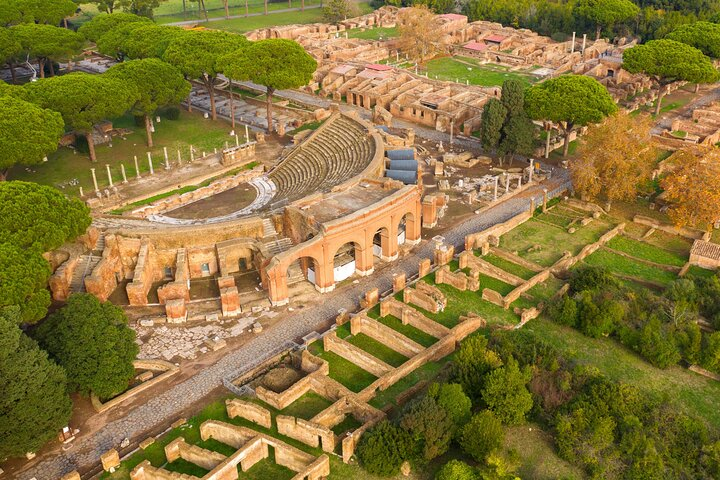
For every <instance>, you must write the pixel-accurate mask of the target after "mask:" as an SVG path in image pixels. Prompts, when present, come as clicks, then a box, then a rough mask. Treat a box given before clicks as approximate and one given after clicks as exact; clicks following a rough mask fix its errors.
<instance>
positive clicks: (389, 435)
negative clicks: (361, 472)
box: [357, 420, 413, 477]
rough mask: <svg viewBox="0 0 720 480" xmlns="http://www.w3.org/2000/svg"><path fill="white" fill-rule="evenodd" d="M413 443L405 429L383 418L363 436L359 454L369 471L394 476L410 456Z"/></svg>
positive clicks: (363, 464)
mask: <svg viewBox="0 0 720 480" xmlns="http://www.w3.org/2000/svg"><path fill="white" fill-rule="evenodd" d="M412 443H413V442H412V438H411V437H410V435H409V434H408V433H407V432H406V431H405V430H403V429H402V428H399V427H397V426H395V425H393V424H392V423H390V422H389V421H387V420H383V421H381V422H379V423H378V424H377V425H375V427H373V428H372V429H370V430H369V431H368V432H366V433H365V434H364V435H363V436H362V437H361V439H360V444H359V445H358V448H357V455H358V458H359V459H360V463H361V464H362V466H363V468H365V470H367V471H368V472H369V473H372V474H374V475H381V476H384V477H392V476H394V475H397V474H398V473H399V472H400V465H402V463H403V462H404V461H405V460H406V459H407V458H408V457H409V456H410V453H411V451H412Z"/></svg>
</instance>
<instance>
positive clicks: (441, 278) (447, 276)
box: [435, 265, 480, 292]
mask: <svg viewBox="0 0 720 480" xmlns="http://www.w3.org/2000/svg"><path fill="white" fill-rule="evenodd" d="M478 277H479V276H478V272H477V271H474V272H473V273H472V274H471V275H470V276H468V275H465V274H464V273H463V272H451V271H450V267H449V266H447V265H444V266H442V267H441V268H440V269H439V270H437V271H436V272H435V283H436V284H437V285H442V284H448V285H450V286H452V287H453V288H455V289H457V290H460V291H461V292H464V291H465V290H470V291H471V292H476V291H478V290H479V289H480V281H479V280H478Z"/></svg>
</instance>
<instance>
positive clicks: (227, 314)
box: [223, 308, 242, 317]
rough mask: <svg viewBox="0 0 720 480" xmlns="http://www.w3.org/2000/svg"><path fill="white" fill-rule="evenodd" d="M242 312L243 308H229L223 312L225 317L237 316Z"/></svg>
mask: <svg viewBox="0 0 720 480" xmlns="http://www.w3.org/2000/svg"><path fill="white" fill-rule="evenodd" d="M241 313H242V308H238V309H237V310H228V311H227V312H223V317H237V316H238V315H240V314H241Z"/></svg>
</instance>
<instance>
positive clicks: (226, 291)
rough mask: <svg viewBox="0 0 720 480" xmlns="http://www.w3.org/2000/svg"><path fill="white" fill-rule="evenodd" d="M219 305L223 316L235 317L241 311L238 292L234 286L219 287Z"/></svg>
mask: <svg viewBox="0 0 720 480" xmlns="http://www.w3.org/2000/svg"><path fill="white" fill-rule="evenodd" d="M220 305H221V307H222V313H223V316H225V317H236V316H238V315H239V314H240V313H242V308H241V307H240V294H239V293H238V289H237V287H236V286H232V287H227V288H221V289H220Z"/></svg>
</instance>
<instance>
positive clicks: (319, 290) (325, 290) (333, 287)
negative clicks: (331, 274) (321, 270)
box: [315, 284, 335, 293]
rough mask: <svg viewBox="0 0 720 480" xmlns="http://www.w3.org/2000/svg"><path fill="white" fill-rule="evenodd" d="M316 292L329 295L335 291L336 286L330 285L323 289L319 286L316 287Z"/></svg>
mask: <svg viewBox="0 0 720 480" xmlns="http://www.w3.org/2000/svg"><path fill="white" fill-rule="evenodd" d="M315 290H317V291H318V292H320V293H329V292H332V291H333V290H335V284H332V285H330V286H329V287H321V286H319V285H315Z"/></svg>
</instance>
